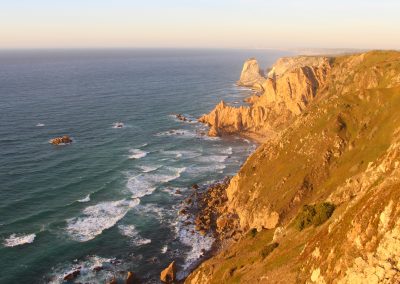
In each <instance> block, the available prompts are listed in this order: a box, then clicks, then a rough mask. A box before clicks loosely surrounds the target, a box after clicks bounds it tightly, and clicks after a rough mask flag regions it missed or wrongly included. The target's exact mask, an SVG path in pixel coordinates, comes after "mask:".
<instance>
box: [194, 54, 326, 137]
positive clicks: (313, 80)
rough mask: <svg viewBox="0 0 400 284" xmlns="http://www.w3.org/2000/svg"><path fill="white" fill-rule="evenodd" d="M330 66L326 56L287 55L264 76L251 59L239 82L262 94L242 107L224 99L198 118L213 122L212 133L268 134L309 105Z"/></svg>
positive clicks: (211, 124) (322, 83)
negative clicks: (227, 102) (289, 56)
mask: <svg viewBox="0 0 400 284" xmlns="http://www.w3.org/2000/svg"><path fill="white" fill-rule="evenodd" d="M330 69H331V59H330V58H327V57H306V56H300V57H292V58H284V59H280V60H278V61H277V63H276V64H275V65H274V66H273V67H272V70H271V71H270V72H269V74H268V76H269V77H268V78H264V77H261V74H260V73H259V67H258V64H257V62H256V60H255V59H251V60H249V61H246V62H245V64H244V67H243V71H242V75H241V79H240V81H239V82H241V84H242V85H245V86H250V87H254V88H256V89H258V90H260V91H261V95H255V96H253V97H251V98H249V99H248V102H249V103H250V104H251V105H250V106H242V107H239V108H235V107H231V106H227V105H226V104H225V103H224V102H221V103H220V104H218V105H217V106H216V108H215V109H214V110H213V111H211V113H209V114H208V115H204V116H202V117H201V118H200V119H199V121H201V122H203V123H207V124H208V125H209V126H210V131H209V135H210V136H217V135H224V134H232V133H238V132H240V133H242V134H244V133H248V134H257V135H259V136H265V135H267V134H268V133H269V132H270V131H274V130H276V129H281V128H282V127H284V126H286V125H288V124H289V123H290V121H292V119H293V118H294V117H295V116H297V115H299V114H300V113H301V112H303V111H304V110H305V109H306V108H307V105H308V104H309V103H310V102H311V101H313V100H314V98H315V97H316V95H317V92H318V90H320V89H322V88H323V87H324V85H325V82H326V81H327V79H328V76H329V74H330ZM257 70H258V71H257Z"/></svg>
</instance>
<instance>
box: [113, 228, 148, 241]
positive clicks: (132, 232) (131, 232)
mask: <svg viewBox="0 0 400 284" xmlns="http://www.w3.org/2000/svg"><path fill="white" fill-rule="evenodd" d="M118 229H119V231H120V233H121V234H122V235H124V236H126V237H129V238H131V241H132V243H133V244H135V245H137V246H141V245H146V244H149V243H151V240H150V239H145V238H142V237H141V236H140V235H139V232H138V231H137V230H136V228H135V226H134V225H119V226H118Z"/></svg>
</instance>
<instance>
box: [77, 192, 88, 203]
mask: <svg viewBox="0 0 400 284" xmlns="http://www.w3.org/2000/svg"><path fill="white" fill-rule="evenodd" d="M77 201H78V202H81V203H85V202H89V201H90V193H89V194H88V195H86V197H85V198H82V199H78V200H77Z"/></svg>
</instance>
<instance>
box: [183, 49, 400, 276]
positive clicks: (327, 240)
mask: <svg viewBox="0 0 400 284" xmlns="http://www.w3.org/2000/svg"><path fill="white" fill-rule="evenodd" d="M264 74H267V75H264ZM238 84H239V85H242V86H246V87H250V88H253V89H254V90H256V92H257V93H256V94H255V95H254V96H252V97H251V98H249V99H248V103H249V104H250V106H248V107H239V108H235V107H231V106H228V105H226V104H225V103H224V102H221V103H220V104H218V105H217V106H216V107H215V109H214V110H212V111H211V112H210V113H209V114H205V115H204V116H202V117H200V118H199V121H200V122H202V123H206V124H208V125H209V127H210V130H209V133H208V135H210V136H222V135H232V134H234V135H244V136H247V137H251V136H253V137H258V141H261V142H262V143H261V145H260V146H259V147H258V149H257V150H256V151H255V153H253V154H252V155H250V157H249V158H248V159H247V161H246V162H245V163H244V165H243V166H242V167H241V169H240V171H239V172H238V174H237V175H236V176H234V177H233V178H232V179H229V180H226V181H224V182H223V183H220V184H219V185H214V186H211V187H209V188H208V189H207V190H206V191H205V192H204V193H203V194H201V195H200V194H199V195H200V199H199V200H198V202H197V203H198V204H199V205H198V210H199V211H198V212H199V213H198V215H197V218H196V229H198V230H199V231H200V232H203V233H207V232H212V234H213V235H214V236H215V237H216V239H217V242H216V243H217V244H219V246H218V250H214V251H213V252H212V254H211V257H210V258H208V259H207V260H205V261H203V262H202V263H201V264H200V265H199V266H198V267H197V268H196V269H195V270H194V271H193V272H192V273H191V274H190V275H189V276H188V277H187V278H186V279H185V283H232V282H235V283H245V282H248V283H331V282H332V281H335V282H337V283H363V281H367V282H368V283H397V281H400V273H399V271H400V266H399V265H400V262H398V261H397V260H395V259H398V258H399V257H400V250H399V249H398V248H399V247H400V245H399V243H398V240H397V239H396V237H394V236H395V234H397V232H399V230H400V222H399V220H400V206H399V205H396V204H397V203H395V200H398V198H399V194H400V190H399V188H400V179H399V176H400V172H399V170H400V159H399V158H400V148H399V145H400V144H399V139H400V136H399V133H400V129H399V128H398V127H397V125H398V122H399V121H400V117H398V115H397V113H398V112H397V106H399V105H400V98H399V96H398V94H399V93H400V53H399V52H395V51H393V52H391V51H387V52H385V51H372V52H367V53H362V54H355V55H345V56H336V57H326V56H297V57H291V58H282V59H279V60H278V61H277V62H276V63H275V64H274V65H273V66H272V68H270V69H269V70H268V72H262V71H260V68H259V66H258V64H257V62H256V60H255V59H253V58H252V59H250V60H248V61H247V62H245V64H244V67H243V71H242V75H241V78H240V80H239V82H238ZM372 204H373V205H372Z"/></svg>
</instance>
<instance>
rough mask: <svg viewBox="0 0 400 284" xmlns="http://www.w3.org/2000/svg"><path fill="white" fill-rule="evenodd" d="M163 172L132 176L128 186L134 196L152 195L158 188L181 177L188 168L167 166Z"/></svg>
mask: <svg viewBox="0 0 400 284" xmlns="http://www.w3.org/2000/svg"><path fill="white" fill-rule="evenodd" d="M165 169H166V170H165V172H163V173H144V174H139V175H137V176H134V177H131V178H129V180H128V183H127V188H128V189H129V191H130V192H131V193H132V198H140V197H143V196H145V195H150V194H152V193H153V191H154V190H156V188H157V187H158V186H159V185H161V184H163V183H167V182H170V181H172V180H174V179H177V178H178V177H180V175H181V174H182V173H183V172H184V171H185V170H186V168H173V167H167V168H165Z"/></svg>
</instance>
